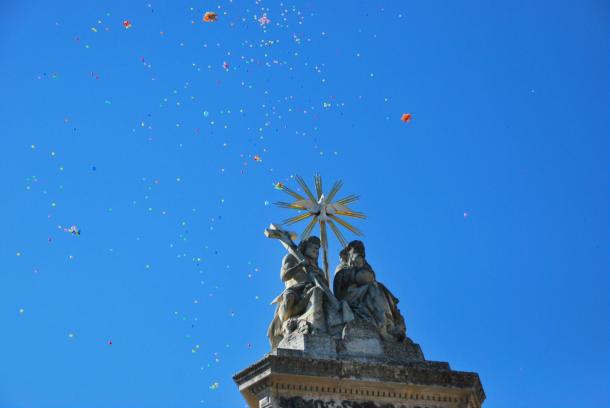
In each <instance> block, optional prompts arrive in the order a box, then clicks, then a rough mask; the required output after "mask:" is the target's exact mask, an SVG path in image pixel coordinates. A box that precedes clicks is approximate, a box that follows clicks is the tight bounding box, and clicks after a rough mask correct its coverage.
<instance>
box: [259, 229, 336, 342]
mask: <svg viewBox="0 0 610 408" xmlns="http://www.w3.org/2000/svg"><path fill="white" fill-rule="evenodd" d="M298 251H299V252H300V253H301V254H302V255H303V257H304V261H301V262H300V261H299V260H298V259H297V258H296V257H295V256H294V255H293V254H291V253H288V254H287V255H286V256H284V259H282V268H281V271H280V278H281V279H282V282H284V285H285V287H286V288H285V289H284V291H283V292H282V293H281V294H280V295H279V296H278V297H276V298H275V300H274V301H273V302H271V303H272V304H273V303H277V308H276V310H275V315H274V317H273V321H272V322H271V325H270V326H269V330H268V332H267V335H268V336H269V340H270V341H271V344H272V346H275V345H277V344H278V343H279V341H280V340H281V339H282V337H283V336H284V335H286V334H288V333H290V332H293V331H295V330H297V329H298V330H299V331H302V332H310V331H313V332H325V331H326V319H325V313H324V308H323V303H324V296H325V295H324V291H323V290H322V289H321V288H320V287H319V286H318V285H316V282H314V280H313V278H315V279H317V281H318V284H320V285H325V286H326V288H328V281H327V280H326V277H325V276H324V272H323V271H322V269H320V267H318V254H319V252H320V238H318V237H315V236H311V237H309V238H306V239H304V240H303V241H301V243H300V244H299V245H298Z"/></svg>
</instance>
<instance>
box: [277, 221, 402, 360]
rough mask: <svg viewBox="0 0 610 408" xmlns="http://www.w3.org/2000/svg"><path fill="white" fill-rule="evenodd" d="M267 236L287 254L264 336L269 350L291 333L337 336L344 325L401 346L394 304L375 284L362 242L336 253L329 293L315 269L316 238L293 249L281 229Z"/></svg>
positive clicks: (399, 322)
mask: <svg viewBox="0 0 610 408" xmlns="http://www.w3.org/2000/svg"><path fill="white" fill-rule="evenodd" d="M266 235H267V236H269V237H271V238H278V239H279V240H280V241H281V242H282V244H283V245H284V247H285V248H286V249H287V250H288V254H287V255H286V256H284V258H283V259H282V266H281V270H280V278H281V280H282V282H283V283H284V286H285V288H284V291H283V292H282V293H281V294H280V295H279V296H277V297H276V298H275V300H274V301H273V302H272V303H274V304H276V305H277V306H276V310H275V315H274V317H273V321H272V322H271V324H270V326H269V330H268V336H269V340H270V342H271V344H272V347H273V348H275V347H276V346H277V344H279V342H280V341H281V340H282V338H284V337H285V336H287V335H289V334H290V333H293V332H298V333H302V334H318V333H323V334H328V335H331V336H340V335H341V332H342V330H343V329H344V327H345V326H346V325H348V324H350V323H351V322H358V321H360V322H363V323H364V324H367V325H369V326H372V327H374V328H376V330H377V331H378V333H379V336H380V337H381V338H382V339H383V340H386V341H393V342H402V341H404V340H405V338H406V327H405V321H404V318H403V317H402V315H401V313H400V310H399V309H398V299H397V298H396V297H395V296H394V295H392V293H391V292H390V291H389V290H388V289H387V288H386V287H385V286H384V285H383V284H382V283H381V282H379V281H378V280H377V276H376V274H375V271H374V270H373V268H372V267H371V265H370V264H369V263H368V262H367V260H366V253H365V247H364V244H363V243H362V242H361V241H352V242H350V243H349V244H348V245H347V246H346V247H345V248H343V249H342V250H341V252H340V253H339V258H340V263H339V265H338V266H337V268H336V269H335V275H334V279H333V286H332V287H333V291H332V292H331V290H330V282H329V279H328V278H327V275H326V273H325V272H324V271H323V270H322V269H321V268H320V267H319V266H318V255H319V252H320V239H319V238H318V237H315V236H310V237H308V238H306V239H303V240H302V241H301V242H300V243H299V245H298V246H297V245H295V244H294V243H293V242H292V239H291V238H290V235H289V234H288V233H287V232H285V231H283V230H281V229H278V228H275V227H274V228H271V229H268V230H267V231H266Z"/></svg>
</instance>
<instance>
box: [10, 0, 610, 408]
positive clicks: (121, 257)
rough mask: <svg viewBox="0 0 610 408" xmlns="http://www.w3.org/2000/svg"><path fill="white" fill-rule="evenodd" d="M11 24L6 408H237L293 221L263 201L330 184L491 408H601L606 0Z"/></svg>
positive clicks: (64, 8)
mask: <svg viewBox="0 0 610 408" xmlns="http://www.w3.org/2000/svg"><path fill="white" fill-rule="evenodd" d="M206 11H215V12H216V13H217V14H218V21H217V22H215V23H203V22H202V16H203V14H204V12H206ZM263 13H266V16H267V17H268V19H269V20H270V22H269V23H268V24H266V25H261V24H260V23H259V22H258V21H257V20H258V19H259V18H260V17H261V16H262V15H263ZM0 16H1V17H0V18H1V20H2V25H1V28H0V34H1V35H0V61H1V64H0V88H1V89H2V95H3V105H2V109H0V134H1V145H0V146H1V151H2V159H1V160H0V177H1V180H2V186H3V194H2V200H1V201H0V210H1V212H2V214H3V215H4V216H3V222H2V225H3V230H4V232H3V234H2V235H1V236H0V262H1V264H0V265H1V268H0V269H1V270H2V273H0V321H1V322H2V325H3V330H2V332H3V335H2V340H1V342H0V344H1V345H2V347H0V360H1V361H2V364H1V365H0V405H2V406H3V407H10V408H26V407H28V408H29V407H38V408H51V407H62V408H70V407H79V408H80V407H100V408H101V407H104V408H110V407H112V408H114V407H116V408H120V407H134V406H137V407H151V408H155V407H235V406H243V401H242V398H241V396H240V395H239V393H238V391H237V388H236V387H235V385H234V384H233V382H232V380H231V376H232V374H234V373H235V372H237V371H239V370H241V369H242V368H244V367H246V366H247V365H249V364H251V363H253V362H254V361H256V360H257V359H259V358H260V357H262V356H263V354H264V353H265V352H267V351H268V349H269V346H268V343H267V339H266V337H265V331H266V327H267V325H268V323H269V322H270V320H271V318H272V314H273V308H272V307H271V306H270V305H269V302H270V301H271V300H272V299H273V298H274V297H275V296H276V295H277V294H278V293H279V292H280V290H281V287H282V285H281V282H280V280H279V275H278V272H279V266H280V260H281V257H282V256H283V252H282V251H283V250H282V248H281V247H280V246H279V245H278V244H277V242H272V241H270V240H268V239H266V238H265V237H264V235H263V233H262V232H263V229H264V228H265V227H266V226H267V225H268V224H269V223H270V222H278V221H281V220H283V219H284V218H287V217H288V216H290V215H292V214H290V213H289V212H288V211H287V210H282V209H280V208H277V207H275V206H274V205H273V203H274V202H275V201H278V200H284V199H286V197H285V196H284V195H283V194H282V193H281V192H279V191H277V190H275V189H274V188H273V183H275V182H278V181H281V182H283V183H285V184H286V185H287V186H289V187H291V188H296V187H297V185H296V183H295V181H294V179H293V176H294V175H295V174H300V175H302V176H303V177H305V178H307V179H308V180H311V178H312V176H313V175H314V174H315V173H316V172H319V173H321V174H322V176H323V177H324V180H325V182H326V184H327V185H330V183H331V182H333V181H334V180H337V179H342V180H343V181H344V183H345V184H344V188H343V193H345V194H348V193H355V194H360V195H361V200H360V202H359V203H357V204H356V205H354V208H355V209H357V210H360V211H364V212H365V213H366V214H367V215H368V218H367V219H366V220H363V221H359V222H357V223H356V225H357V226H358V227H359V228H360V229H361V230H362V231H363V232H364V234H365V236H364V237H363V240H364V242H365V244H366V246H367V257H368V258H369V262H370V263H371V264H372V266H373V267H374V268H375V270H376V272H377V276H378V278H379V280H381V281H382V282H384V283H385V284H386V286H388V287H389V288H390V289H391V290H392V291H393V293H394V294H395V295H396V296H397V297H399V298H400V299H401V302H400V308H401V310H402V313H403V314H404V316H405V318H406V322H407V332H408V335H409V336H410V337H411V338H412V339H413V340H414V341H416V342H417V343H419V344H420V345H421V346H422V348H423V351H424V353H425V355H426V357H427V358H428V359H432V360H439V361H448V362H450V364H451V366H452V367H453V368H454V369H457V370H463V371H477V372H478V373H479V374H480V376H481V379H482V382H483V385H484V388H485V391H486V393H487V398H488V399H487V403H486V406H487V407H490V408H507V407H511V408H516V407H524V408H529V407H532V406H537V407H554V408H561V407H572V406H575V405H576V404H578V405H583V406H589V407H604V406H608V405H609V402H610V401H609V393H608V387H607V385H608V380H609V379H608V357H609V356H608V344H609V335H608V320H609V319H608V318H609V316H608V310H609V308H608V306H609V303H608V181H609V180H608V5H607V2H604V1H580V2H564V1H559V2H557V1H517V2H511V3H506V2H505V3H500V2H486V1H466V2H436V1H425V2H423V1H422V2H411V1H409V2H387V1H386V2H370V3H364V2H361V3H358V4H356V3H355V2H344V3H342V4H335V5H332V6H330V5H329V4H328V2H297V1H283V2H269V1H237V0H234V1H232V2H228V1H219V2H207V1H206V2H188V1H172V2H146V1H143V2H140V1H129V2H125V1H122V2H120V1H97V2H93V1H78V2H76V1H64V2H60V3H57V2H42V1H32V2H27V3H26V2H6V1H5V2H2V3H0ZM124 20H128V21H129V22H130V23H131V28H128V29H126V28H125V27H124V26H123V22H124ZM225 63H227V64H228V66H227V65H226V64H225ZM223 64H224V66H223ZM406 112H408V113H411V114H412V115H413V118H412V120H411V121H410V122H409V123H403V122H401V120H400V117H401V115H402V114H403V113H406ZM254 156H258V157H260V159H261V161H255V160H254ZM73 225H74V226H77V227H78V228H79V229H80V231H81V234H80V235H78V236H77V235H74V234H71V233H70V232H69V228H70V227H71V226H73ZM295 228H296V229H300V228H303V226H298V227H295ZM348 238H350V239H353V238H354V236H353V235H349V234H348ZM338 250H339V246H338V244H337V242H336V241H332V242H331V248H330V251H331V257H330V260H331V267H334V265H335V264H336V262H337V258H338V257H337V253H338ZM214 384H217V385H214Z"/></svg>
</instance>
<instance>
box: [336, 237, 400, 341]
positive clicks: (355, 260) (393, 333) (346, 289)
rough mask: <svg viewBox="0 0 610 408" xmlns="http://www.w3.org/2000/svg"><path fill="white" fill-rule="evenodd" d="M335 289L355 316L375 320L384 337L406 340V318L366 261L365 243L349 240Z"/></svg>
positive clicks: (368, 320) (338, 268) (371, 321)
mask: <svg viewBox="0 0 610 408" xmlns="http://www.w3.org/2000/svg"><path fill="white" fill-rule="evenodd" d="M339 256H340V258H341V263H340V264H339V266H337V269H336V270H335V279H334V282H333V291H334V293H335V296H336V297H337V299H339V300H345V301H347V303H348V304H349V306H350V307H351V309H352V311H353V313H354V316H355V317H356V319H361V320H364V321H367V322H369V323H372V324H373V325H374V326H375V327H377V329H378V330H379V333H380V335H381V337H382V338H383V339H384V340H394V341H403V340H404V339H405V337H406V327H405V320H404V318H403V317H402V315H401V314H400V310H398V299H397V298H396V297H394V295H392V293H391V292H390V291H389V290H388V289H387V288H386V287H385V286H384V285H383V284H381V283H380V282H378V281H377V279H376V276H375V272H374V271H373V268H371V265H369V263H368V262H367V261H366V257H365V250H364V244H363V243H362V242H361V241H352V242H350V243H349V244H348V245H347V246H346V247H345V248H344V249H343V250H342V251H341V253H340V255H339Z"/></svg>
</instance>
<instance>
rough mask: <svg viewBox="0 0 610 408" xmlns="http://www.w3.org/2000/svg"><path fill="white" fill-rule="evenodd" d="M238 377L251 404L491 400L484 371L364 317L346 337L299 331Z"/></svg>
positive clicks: (436, 406)
mask: <svg viewBox="0 0 610 408" xmlns="http://www.w3.org/2000/svg"><path fill="white" fill-rule="evenodd" d="M233 379H234V380H235V382H236V383H237V385H238V386H239V390H240V392H241V393H242V395H243V396H244V398H245V399H246V401H247V403H248V406H249V407H251V408H267V407H269V408H271V407H273V408H276V407H277V408H279V407H281V408H479V407H481V406H482V404H483V401H484V400H485V393H484V391H483V387H482V386H481V382H480V380H479V376H478V375H477V374H476V373H470V372H461V371H453V370H451V368H450V367H449V364H448V363H444V362H435V361H427V360H426V359H425V358H424V355H423V353H422V351H421V348H420V347H419V345H417V344H415V343H413V342H412V341H411V340H409V339H407V340H405V341H404V342H400V343H397V342H386V341H384V340H381V339H380V338H379V336H378V334H377V333H376V332H374V329H372V328H370V327H367V326H366V325H358V324H352V325H347V326H346V327H345V329H344V333H343V336H342V338H341V339H337V338H332V337H330V336H324V335H311V334H296V333H293V334H291V335H289V336H287V337H286V338H284V339H283V340H282V342H281V343H280V344H279V345H278V346H277V348H276V349H275V350H273V351H272V352H271V353H269V354H267V355H266V356H265V357H264V358H263V359H261V360H260V361H258V362H256V363H254V364H253V365H251V366H250V367H248V368H246V369H245V370H243V371H241V372H239V373H237V374H236V375H235V376H234V377H233Z"/></svg>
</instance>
